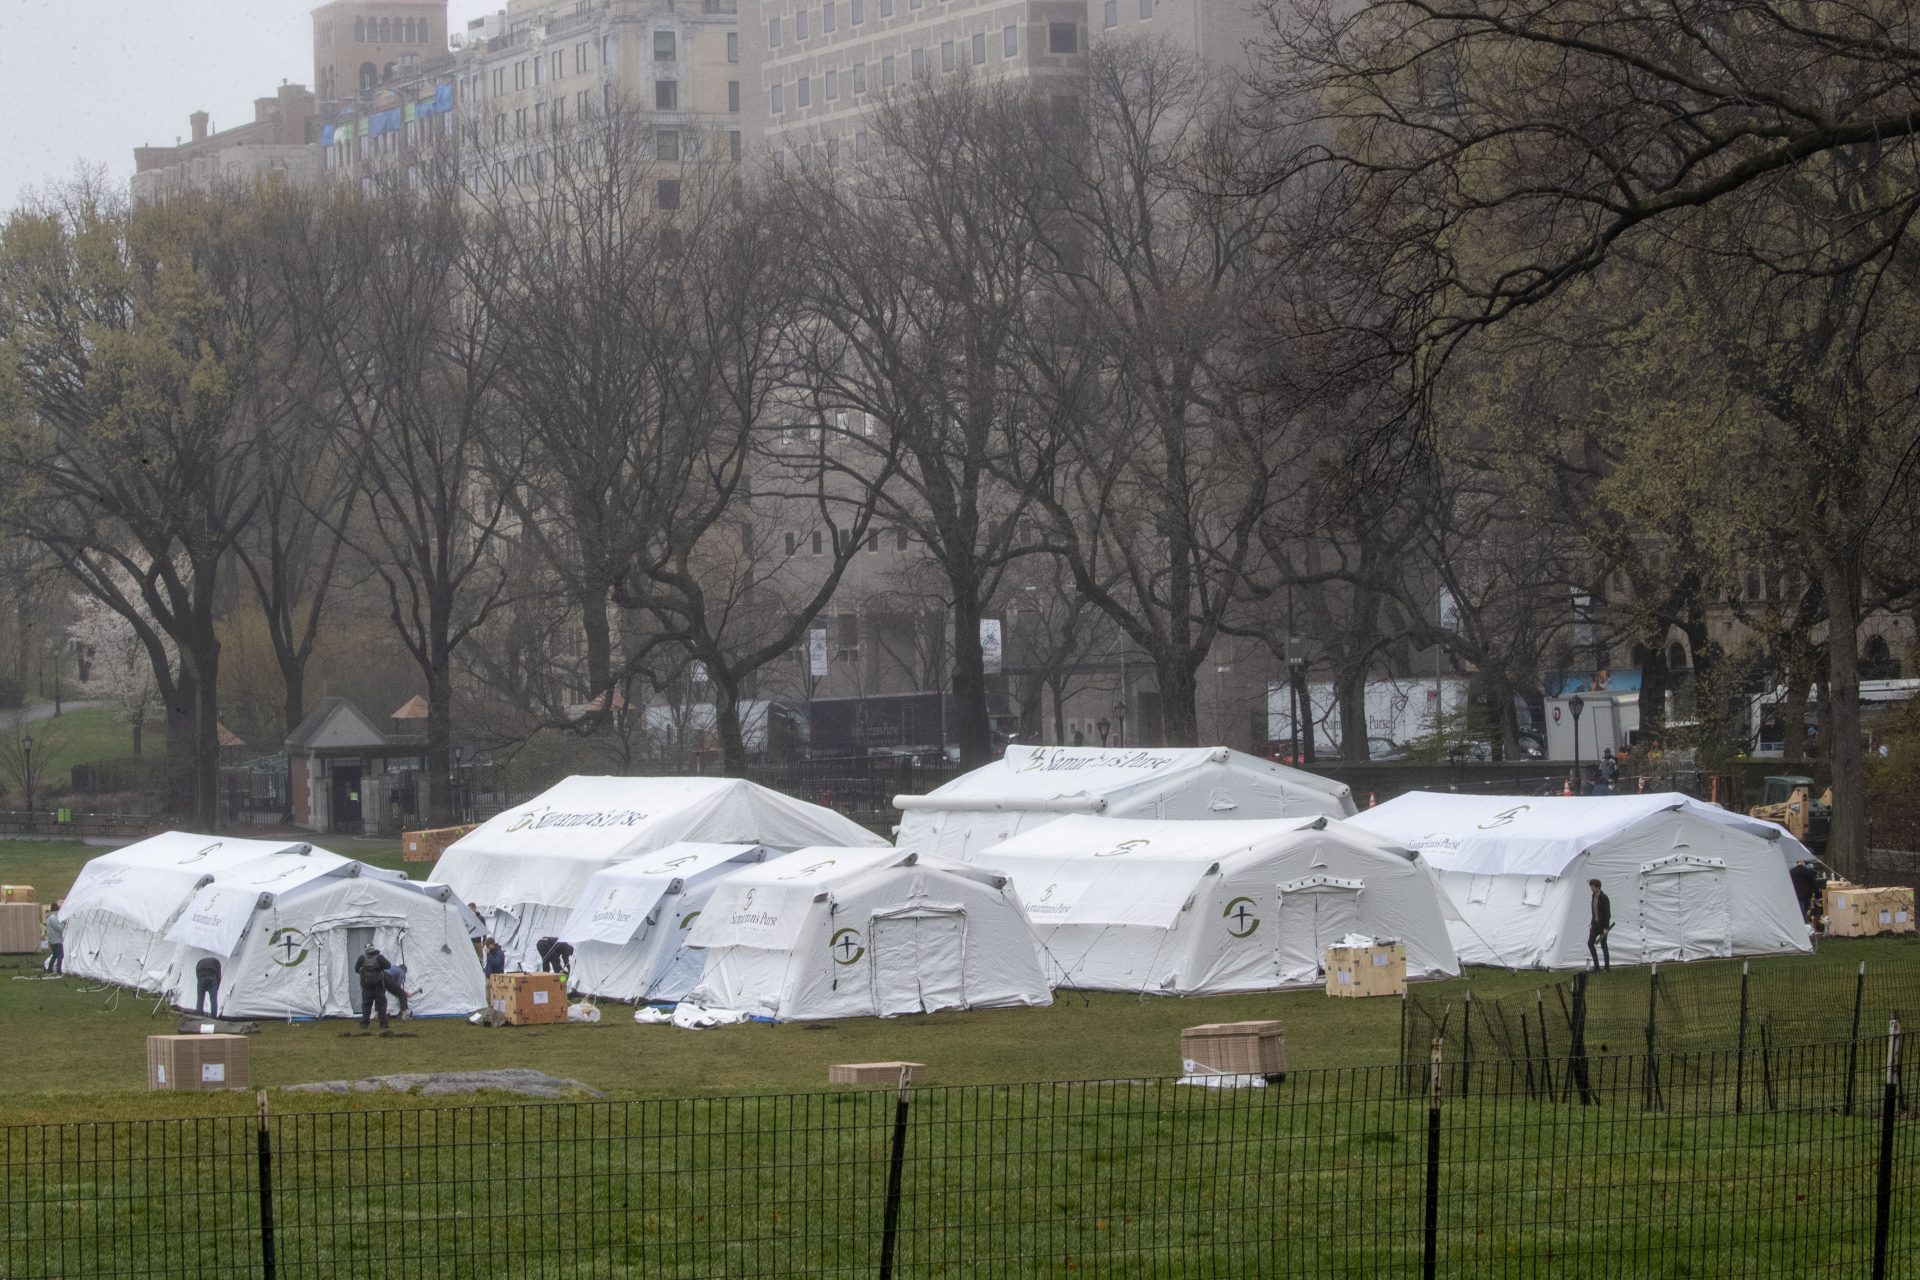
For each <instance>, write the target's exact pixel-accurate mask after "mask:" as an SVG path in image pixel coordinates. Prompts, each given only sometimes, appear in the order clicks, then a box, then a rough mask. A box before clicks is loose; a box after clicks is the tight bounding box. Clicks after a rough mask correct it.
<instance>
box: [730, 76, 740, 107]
mask: <svg viewBox="0 0 1920 1280" xmlns="http://www.w3.org/2000/svg"><path fill="white" fill-rule="evenodd" d="M727 110H729V111H731V112H733V113H734V114H735V115H738V114H739V113H740V82H739V81H738V80H729V81H727Z"/></svg>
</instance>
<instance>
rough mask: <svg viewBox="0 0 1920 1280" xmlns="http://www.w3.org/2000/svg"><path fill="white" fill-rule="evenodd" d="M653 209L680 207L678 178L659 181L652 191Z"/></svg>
mask: <svg viewBox="0 0 1920 1280" xmlns="http://www.w3.org/2000/svg"><path fill="white" fill-rule="evenodd" d="M676 145H678V144H676ZM653 207H654V208H656V209H678V208H679V207H680V180H679V179H678V178H662V179H660V181H659V183H658V184H656V186H655V189H654V193H653Z"/></svg>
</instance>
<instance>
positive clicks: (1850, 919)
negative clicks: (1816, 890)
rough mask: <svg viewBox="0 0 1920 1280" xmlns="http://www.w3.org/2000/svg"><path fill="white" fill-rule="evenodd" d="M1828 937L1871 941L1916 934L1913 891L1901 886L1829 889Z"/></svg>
mask: <svg viewBox="0 0 1920 1280" xmlns="http://www.w3.org/2000/svg"><path fill="white" fill-rule="evenodd" d="M1826 916H1827V936H1828V937H1830V938H1870V937H1873V936H1875V935H1876V934H1882V933H1912V932H1913V931H1914V916H1913V890H1912V889H1909V888H1906V887H1904V886H1900V885H1883V886H1872V885H1855V884H1846V883H1843V882H1839V881H1835V882H1832V883H1829V884H1828V885H1827V900H1826Z"/></svg>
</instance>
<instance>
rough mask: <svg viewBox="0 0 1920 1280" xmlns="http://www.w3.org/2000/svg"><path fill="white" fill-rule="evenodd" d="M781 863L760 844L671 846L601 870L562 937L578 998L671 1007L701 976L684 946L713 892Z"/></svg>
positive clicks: (694, 953)
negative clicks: (729, 880)
mask: <svg viewBox="0 0 1920 1280" xmlns="http://www.w3.org/2000/svg"><path fill="white" fill-rule="evenodd" d="M769 856H778V855H777V854H774V853H773V851H772V850H769V849H768V848H767V847H766V846H765V845H757V844H745V845H743V844H694V843H685V844H674V845H668V846H667V847H666V848H664V849H661V850H660V851H658V852H657V853H650V854H647V855H645V856H643V857H639V858H635V859H633V860H632V861H630V862H622V863H619V864H617V865H615V866H611V867H607V868H605V869H603V870H601V871H596V872H595V873H594V874H593V878H592V879H591V880H589V881H587V887H586V889H585V890H584V891H583V892H582V893H581V895H580V900H579V902H578V903H577V904H576V905H575V906H574V908H573V914H572V915H571V916H570V917H569V918H568V920H567V923H566V926H565V927H564V928H562V929H561V931H560V934H559V936H560V937H561V938H562V939H564V940H565V941H567V942H571V943H572V944H573V946H574V952H573V976H572V978H571V980H570V981H569V983H568V985H569V986H570V987H572V988H573V989H574V990H576V991H580V992H583V993H585V994H588V995H594V996H599V997H601V998H603V999H608V1000H631V1001H635V1002H640V1001H648V1000H656V1001H667V1002H672V1001H676V1000H678V999H680V997H682V996H684V995H685V994H686V993H687V989H688V988H689V987H691V986H692V985H693V984H694V981H695V980H696V979H698V978H699V976H700V968H701V962H702V957H701V954H700V953H699V952H698V951H696V950H694V949H693V948H692V947H690V946H689V945H688V944H687V940H688V938H689V937H690V936H691V935H692V930H693V925H694V923H695V921H697V920H698V919H699V918H700V915H701V912H702V911H704V910H705V908H706V905H707V899H708V898H709V897H710V896H711V895H712V893H713V889H714V886H715V885H717V884H718V883H719V882H720V881H721V880H722V879H723V878H725V877H726V876H728V875H731V874H733V873H734V872H736V871H738V870H739V869H740V868H742V867H745V866H751V865H753V864H755V863H758V862H762V861H765V860H766V859H767V858H768V857H769Z"/></svg>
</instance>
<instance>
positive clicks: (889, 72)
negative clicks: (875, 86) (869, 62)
mask: <svg viewBox="0 0 1920 1280" xmlns="http://www.w3.org/2000/svg"><path fill="white" fill-rule="evenodd" d="M880 83H881V84H883V85H888V84H892V83H893V55H892V54H888V55H887V56H886V57H884V58H882V59H880Z"/></svg>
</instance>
